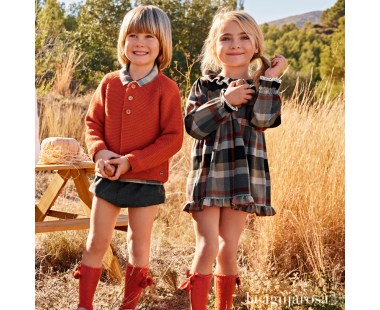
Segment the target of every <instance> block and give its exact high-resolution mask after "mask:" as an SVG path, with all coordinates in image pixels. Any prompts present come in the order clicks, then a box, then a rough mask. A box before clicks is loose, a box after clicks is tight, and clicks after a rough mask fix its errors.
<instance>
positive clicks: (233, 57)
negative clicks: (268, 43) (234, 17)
mask: <svg viewBox="0 0 380 310" xmlns="http://www.w3.org/2000/svg"><path fill="white" fill-rule="evenodd" d="M257 51H258V49H257V47H256V46H255V45H254V44H253V43H252V41H251V40H250V38H249V36H248V35H247V34H246V33H245V32H244V30H243V29H242V28H241V27H240V25H239V24H238V23H237V22H235V21H228V22H226V24H225V26H224V29H223V32H222V33H221V34H220V36H219V37H218V39H217V42H216V56H217V57H218V59H219V60H220V61H221V62H222V65H223V66H229V67H239V66H246V65H249V63H250V61H251V59H252V57H253V55H254V54H255V53H257Z"/></svg>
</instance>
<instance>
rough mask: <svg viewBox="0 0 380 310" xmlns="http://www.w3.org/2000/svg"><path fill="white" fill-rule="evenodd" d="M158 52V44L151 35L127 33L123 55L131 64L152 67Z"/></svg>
mask: <svg viewBox="0 0 380 310" xmlns="http://www.w3.org/2000/svg"><path fill="white" fill-rule="evenodd" d="M159 52H160V43H159V41H158V39H157V38H156V36H155V35H154V34H151V33H133V32H132V33H129V34H128V35H127V38H126V40H125V48H124V53H125V56H126V57H127V58H128V59H129V61H130V62H131V64H133V65H136V66H153V64H154V62H155V60H156V58H157V56H158V54H159Z"/></svg>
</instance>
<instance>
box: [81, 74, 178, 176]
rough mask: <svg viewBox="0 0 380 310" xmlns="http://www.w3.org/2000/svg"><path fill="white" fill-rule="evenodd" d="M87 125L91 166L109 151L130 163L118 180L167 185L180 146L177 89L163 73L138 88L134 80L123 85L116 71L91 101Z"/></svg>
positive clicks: (101, 83) (104, 80) (105, 80)
mask: <svg viewBox="0 0 380 310" xmlns="http://www.w3.org/2000/svg"><path fill="white" fill-rule="evenodd" d="M86 126H87V131H86V144H87V148H88V153H89V155H90V157H91V159H92V160H93V161H94V157H95V153H96V152H98V151H100V150H110V151H113V152H115V153H117V154H120V155H126V156H127V158H128V160H129V162H130V164H131V167H132V168H131V170H129V171H127V172H126V173H124V174H122V175H121V176H120V178H122V179H142V180H156V181H161V182H166V181H167V180H168V177H169V159H170V157H172V156H173V155H174V154H175V153H177V152H178V151H179V150H180V149H181V146H182V141H183V121H182V112H181V97H180V94H179V90H178V86H177V84H176V83H175V82H174V81H172V80H171V79H169V78H168V77H166V76H165V75H163V74H162V72H161V71H159V73H158V75H157V77H156V78H155V79H154V80H153V81H152V82H150V83H148V84H147V85H144V86H142V87H140V86H139V85H138V84H137V83H136V82H135V81H134V82H131V83H129V84H128V85H125V86H123V84H122V82H121V80H120V76H119V71H115V72H112V73H109V74H107V75H106V76H105V77H104V78H103V80H102V81H101V82H100V85H99V86H98V88H97V90H96V91H95V94H94V96H93V98H92V100H91V103H90V106H89V109H88V112H87V115H86Z"/></svg>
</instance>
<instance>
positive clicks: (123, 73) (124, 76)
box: [95, 63, 164, 185]
mask: <svg viewBox="0 0 380 310" xmlns="http://www.w3.org/2000/svg"><path fill="white" fill-rule="evenodd" d="M128 69H129V65H126V66H124V67H123V68H122V69H121V70H120V80H121V82H122V83H123V85H124V86H125V85H128V84H129V83H131V82H133V81H134V79H132V77H131V76H130V74H129V72H128ZM157 75H158V68H157V64H156V63H155V64H154V67H153V69H152V70H151V71H150V72H149V73H148V75H147V76H145V77H143V78H141V79H139V80H137V81H136V83H137V84H138V85H139V86H140V87H143V86H145V85H147V84H149V83H150V82H152V81H153V80H154V79H155V78H156V77H157ZM95 174H96V175H97V176H99V177H102V175H101V174H100V173H98V172H96V173H95ZM118 181H119V182H132V183H140V184H150V185H162V184H164V183H163V182H160V181H154V180H140V179H118Z"/></svg>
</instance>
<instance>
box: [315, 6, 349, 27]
mask: <svg viewBox="0 0 380 310" xmlns="http://www.w3.org/2000/svg"><path fill="white" fill-rule="evenodd" d="M344 15H345V0H338V1H337V2H336V3H335V4H334V6H333V7H331V8H330V9H327V10H325V11H323V12H322V14H321V16H320V18H319V20H320V21H321V23H322V25H324V26H326V27H333V28H337V27H338V26H339V18H341V17H342V16H344Z"/></svg>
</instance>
